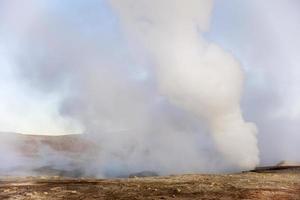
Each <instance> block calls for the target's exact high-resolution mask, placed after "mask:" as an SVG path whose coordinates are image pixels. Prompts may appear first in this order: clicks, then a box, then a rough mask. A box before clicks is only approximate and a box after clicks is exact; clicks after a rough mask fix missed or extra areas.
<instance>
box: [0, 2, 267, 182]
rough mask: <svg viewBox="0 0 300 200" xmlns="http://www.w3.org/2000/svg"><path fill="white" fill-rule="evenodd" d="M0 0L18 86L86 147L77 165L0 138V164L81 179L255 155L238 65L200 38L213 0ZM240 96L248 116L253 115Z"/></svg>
mask: <svg viewBox="0 0 300 200" xmlns="http://www.w3.org/2000/svg"><path fill="white" fill-rule="evenodd" d="M0 5H2V6H1V7H0V13H1V14H0V16H1V18H0V36H1V40H0V50H1V52H4V53H2V57H4V56H3V55H5V57H6V59H7V60H8V63H10V67H11V68H13V70H12V71H13V73H14V75H15V76H16V77H17V78H18V79H19V80H20V82H19V83H18V84H23V85H25V86H26V87H25V86H24V90H25V92H27V90H28V91H29V90H30V91H32V90H34V91H35V93H34V94H35V95H37V96H39V97H40V96H44V99H47V100H48V101H50V102H54V103H52V104H51V105H54V107H55V106H57V107H58V114H59V117H60V118H63V119H64V120H69V121H71V122H72V123H75V124H76V126H80V127H82V132H84V134H83V135H81V136H79V138H80V139H82V141H92V144H93V145H92V153H91V151H82V155H81V158H86V159H83V160H84V162H80V163H75V164H74V162H73V160H72V159H68V158H66V157H65V154H61V152H59V151H56V150H53V149H51V148H50V149H49V147H48V146H47V145H46V146H43V143H41V144H42V150H41V151H39V154H40V155H45V156H41V157H42V158H43V159H40V160H38V161H37V162H31V161H30V162H28V160H24V159H23V158H22V157H20V155H19V154H18V152H16V150H15V149H14V148H12V147H14V146H15V145H16V144H17V143H18V139H17V137H14V136H8V134H4V135H2V136H1V137H3V140H1V141H0V144H2V143H3V144H6V146H4V145H1V148H0V153H2V154H5V155H6V156H5V157H2V158H1V159H2V160H3V163H5V164H6V165H3V166H2V168H0V170H1V171H5V172H7V171H9V169H16V168H18V166H21V165H24V163H26V170H24V171H27V172H30V173H32V171H33V169H36V168H40V167H43V166H52V167H54V168H57V169H60V170H73V169H74V165H75V166H76V167H77V168H79V169H80V170H81V171H82V173H84V174H85V175H93V176H98V177H108V176H121V175H124V174H130V173H134V172H139V171H144V170H147V171H149V170H150V171H151V170H152V171H156V172H158V173H159V174H171V173H191V172H223V171H228V170H245V169H251V168H253V167H255V166H256V165H257V164H258V163H259V152H258V147H257V139H256V134H257V128H256V125H255V124H253V123H249V122H247V121H246V120H244V118H243V113H242V111H241V110H242V109H241V107H240V102H241V96H242V93H243V88H244V77H245V74H244V72H243V71H242V68H241V67H242V66H241V65H240V63H239V61H238V60H237V59H235V58H234V57H233V55H231V53H229V52H227V51H225V50H224V49H223V48H221V47H220V46H218V44H216V43H213V42H211V41H208V40H207V39H206V37H205V36H204V35H205V34H206V33H207V32H208V31H209V28H210V27H209V26H210V21H211V14H212V10H213V1H211V0H189V1H182V0H160V1H159V0H151V1H147V0H119V1H118V0H109V1H74V2H72V6H69V3H66V2H64V3H63V2H61V1H59V0H53V1H46V0H45V1H34V0H32V1H26V3H22V2H17V1H16V0H4V1H3V2H1V3H0ZM21 8H23V9H21ZM11 13H14V14H13V15H12V14H11ZM247 73H248V71H247ZM247 87H249V84H248V85H247ZM26 88H27V89H26ZM28 88H30V89H28ZM248 91H250V92H248V93H246V95H249V94H250V95H251V94H252V93H254V96H257V95H256V94H257V92H258V91H256V90H255V91H252V88H250V89H248ZM30 94H31V93H30ZM247 97H248V99H246V100H244V101H243V102H244V103H245V102H246V104H247V102H248V105H249V104H250V105H251V106H249V107H247V108H246V109H245V110H246V111H248V112H247V116H250V117H248V118H250V119H251V120H255V119H259V118H260V117H253V116H256V114H251V113H252V112H253V111H252V110H250V108H252V107H254V106H256V104H255V105H254V106H252V104H251V101H250V100H251V99H252V100H253V98H249V96H247ZM49 99H50V100H49ZM48 101H47V102H48ZM257 104H258V103H257ZM0 109H1V106H0ZM249 110H250V111H249ZM54 117H57V115H54ZM54 117H53V118H54ZM255 121H256V122H257V120H255ZM261 121H263V120H261ZM269 126H270V125H262V127H259V129H260V128H262V129H263V130H267V131H268V130H270V128H268V127H269ZM4 138H5V139H4ZM7 141H9V142H7ZM8 144H10V145H8ZM94 144H96V145H95V146H94ZM67 157H68V156H67ZM72 158H73V157H72ZM2 160H1V162H2ZM8 161H9V162H8ZM76 167H75V168H76Z"/></svg>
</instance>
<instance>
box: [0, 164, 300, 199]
mask: <svg viewBox="0 0 300 200" xmlns="http://www.w3.org/2000/svg"><path fill="white" fill-rule="evenodd" d="M0 199H3V200H5V199H20V200H21V199H22V200H23V199H28V200H29V199H37V200H43V199H45V200H56V199H59V200H63V199H70V200H72V199H74V200H75V199H76V200H77V199H128V200H129V199H130V200H132V199H207V200H210V199H223V200H230V199H264V200H265V199H270V200H285V199H291V200H292V199H294V200H297V199H300V169H299V168H293V169H283V170H271V171H260V172H244V173H238V174H227V175H181V176H168V177H143V178H138V177H134V178H128V179H84V178H83V179H69V178H61V177H27V178H12V177H6V178H2V179H1V181H0Z"/></svg>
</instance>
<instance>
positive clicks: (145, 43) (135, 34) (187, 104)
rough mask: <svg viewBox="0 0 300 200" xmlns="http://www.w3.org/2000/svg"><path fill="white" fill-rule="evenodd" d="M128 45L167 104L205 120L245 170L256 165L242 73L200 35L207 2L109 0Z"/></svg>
mask: <svg viewBox="0 0 300 200" xmlns="http://www.w3.org/2000/svg"><path fill="white" fill-rule="evenodd" d="M111 2H112V5H113V7H114V8H115V10H116V11H117V12H118V13H119V15H120V21H121V23H122V25H123V28H124V30H125V32H126V33H127V35H128V38H129V41H131V42H133V43H135V42H137V43H138V46H139V45H140V46H139V47H138V48H141V49H142V50H143V51H144V52H145V53H146V54H148V55H149V57H150V59H153V62H154V66H155V70H156V74H157V79H158V88H159V91H160V93H161V94H163V95H165V96H167V97H168V99H169V101H170V102H171V103H172V104H174V105H176V106H178V107H180V108H182V109H184V110H186V111H188V112H190V113H193V114H194V115H196V116H197V117H198V118H199V119H202V120H205V121H207V123H208V124H209V127H210V132H211V134H212V136H213V139H214V142H215V145H216V148H217V149H218V150H219V152H220V153H221V154H222V155H223V156H224V157H225V158H226V159H227V160H228V161H230V162H231V163H232V164H233V165H237V166H239V167H241V168H244V169H249V168H253V167H255V166H256V165H257V164H258V162H259V159H258V148H257V141H256V136H255V135H256V127H255V125H254V124H252V123H247V122H245V121H244V119H243V117H242V113H241V110H240V105H239V102H240V98H241V92H242V87H243V86H242V85H243V74H242V71H241V68H240V66H239V63H238V62H237V61H236V60H235V59H234V58H233V56H232V55H230V54H229V53H227V52H225V51H224V50H222V49H221V48H220V47H218V46H217V45H216V44H213V43H209V42H207V41H205V38H204V37H203V36H202V35H203V33H204V32H205V31H207V29H208V24H209V20H210V12H211V9H212V1H210V0H201V1H199V0H191V1H188V2H186V1H181V0H175V1H174V0H165V1H160V0H154V1H147V0H126V1H118V0H111Z"/></svg>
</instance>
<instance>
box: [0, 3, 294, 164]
mask: <svg viewBox="0 0 300 200" xmlns="http://www.w3.org/2000/svg"><path fill="white" fill-rule="evenodd" d="M299 11H300V3H299V1H298V0H264V1H261V0H244V1H240V0H226V1H224V0H216V1H215V7H214V11H213V16H212V24H211V27H210V31H209V32H208V33H206V37H207V38H208V39H209V40H212V41H214V42H216V43H218V44H219V45H221V46H222V47H223V48H224V49H226V50H229V51H230V52H231V53H232V54H233V55H234V56H235V57H236V58H237V59H238V60H239V61H240V62H241V64H242V67H243V69H244V71H245V74H246V84H245V91H244V95H243V100H242V109H243V113H244V116H245V118H246V119H248V120H250V121H253V122H255V123H257V126H258V129H259V142H260V146H264V145H265V144H268V145H269V148H266V149H265V150H264V151H263V152H262V156H264V154H267V153H266V152H268V151H278V154H277V155H276V156H278V157H286V155H288V157H290V158H292V159H299V160H300V158H299V155H296V153H293V152H299V150H300V147H299V145H298V144H299V143H300V136H299V135H300V125H299V124H300V67H299V63H300V53H299V52H300V37H299V35H300V12H299ZM44 17H50V18H54V19H55V20H61V21H63V22H64V23H63V24H64V25H65V26H67V30H69V31H70V33H72V30H73V31H80V32H82V33H84V34H86V36H87V37H91V38H94V39H95V42H97V43H99V44H103V46H104V47H105V48H104V49H99V54H101V55H102V56H103V57H105V55H106V54H114V57H115V58H116V59H119V60H122V58H123V57H125V56H126V55H127V54H128V52H129V51H130V49H127V48H126V45H124V41H123V36H122V34H121V33H120V29H119V24H118V22H117V20H116V16H115V15H114V14H113V13H112V11H111V9H110V7H109V6H108V4H107V2H106V1H105V0H98V1H97V0H87V1H83V0H82V1H80V0H76V1H60V0H48V1H47V0H41V1H38V0H32V1H16V0H0V116H1V118H0V131H4V132H22V133H35V134H36V133H38V134H62V133H74V132H76V133H77V132H80V131H81V125H80V124H78V123H77V122H76V121H72V120H71V119H69V118H64V117H62V116H61V115H60V112H61V111H60V110H59V109H60V108H59V106H58V105H59V104H60V102H61V100H62V98H63V97H64V92H62V91H64V90H66V89H64V88H63V86H62V88H61V91H60V92H57V91H53V90H52V88H51V87H48V86H47V85H35V84H39V82H38V81H37V82H34V81H33V82H28V81H27V80H26V79H25V78H23V77H24V72H22V70H19V69H20V68H22V66H20V62H18V61H16V60H18V59H17V57H18V56H19V55H18V53H15V52H17V51H18V49H20V48H22V47H23V45H26V42H27V41H30V40H35V39H36V38H33V37H32V35H34V34H32V32H31V31H35V30H31V29H30V26H31V25H32V24H39V23H40V22H41V20H42V19H44ZM28 22H30V23H28ZM42 23H45V24H46V25H45V27H47V23H48V21H46V22H45V21H42ZM49 24H50V26H53V24H51V22H49ZM74 27H76V29H75V28H74ZM37 28H38V27H37ZM95 30H97V31H95ZM94 32H97V34H98V33H100V35H93V34H94ZM70 37H72V36H70ZM66 39H67V38H66ZM37 40H38V39H37ZM100 46H101V45H100ZM31 50H32V51H42V50H43V49H39V50H37V49H36V48H35V47H30V48H27V49H26V51H31ZM24 53H26V52H24ZM44 59H49V58H44ZM50 59H51V58H50ZM45 62H47V61H45ZM45 62H41V64H43V63H45ZM48 62H50V61H49V60H48ZM27 64H28V63H27ZM53 66H54V65H53ZM56 67H58V68H59V65H58V66H56ZM17 69H18V70H17ZM20 71H21V72H20ZM31 73H34V68H33V71H31ZM130 73H132V76H134V77H135V78H136V79H146V78H147V73H145V72H144V71H143V70H140V71H136V70H135V68H134V67H133V70H132V72H130ZM62 74H63V75H62V76H65V77H64V78H66V79H67V74H65V75H64V73H62ZM25 75H26V74H25ZM51 76H52V74H51V71H50V72H49V73H48V74H46V75H44V78H47V79H48V78H49V79H50V80H52V78H53V77H51ZM33 77H34V76H33ZM53 80H54V81H55V80H56V78H53ZM39 87H42V90H38V89H36V88H39ZM41 91H44V92H41ZM45 91H46V92H45ZM67 92H68V91H66V93H67ZM270 141H271V142H270ZM279 147H280V148H279ZM270 160H271V158H270ZM265 161H266V162H267V161H268V160H267V159H265Z"/></svg>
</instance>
